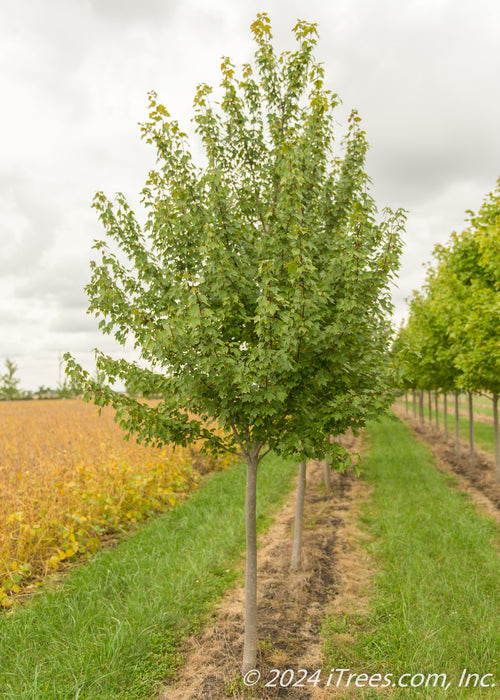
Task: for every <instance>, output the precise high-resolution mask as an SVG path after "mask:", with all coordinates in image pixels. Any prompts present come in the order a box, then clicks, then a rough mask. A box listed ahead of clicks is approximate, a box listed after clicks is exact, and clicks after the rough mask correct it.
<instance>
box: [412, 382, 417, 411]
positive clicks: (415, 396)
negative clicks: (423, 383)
mask: <svg viewBox="0 0 500 700" xmlns="http://www.w3.org/2000/svg"><path fill="white" fill-rule="evenodd" d="M413 417H414V418H416V417H417V392H416V391H415V389H414V390H413Z"/></svg>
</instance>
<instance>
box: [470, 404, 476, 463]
mask: <svg viewBox="0 0 500 700" xmlns="http://www.w3.org/2000/svg"><path fill="white" fill-rule="evenodd" d="M468 397H469V445H470V464H471V467H473V466H474V464H475V462H476V460H475V455H474V413H473V406H472V391H469V392H468Z"/></svg>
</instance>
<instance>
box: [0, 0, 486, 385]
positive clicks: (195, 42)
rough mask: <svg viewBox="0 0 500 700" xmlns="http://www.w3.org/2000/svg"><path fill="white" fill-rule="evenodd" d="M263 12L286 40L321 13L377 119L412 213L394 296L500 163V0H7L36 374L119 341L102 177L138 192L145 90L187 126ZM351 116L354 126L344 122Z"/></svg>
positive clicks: (21, 336) (146, 151)
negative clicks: (108, 281) (93, 293)
mask: <svg viewBox="0 0 500 700" xmlns="http://www.w3.org/2000/svg"><path fill="white" fill-rule="evenodd" d="M263 9H266V10H267V11H268V12H269V14H270V16H271V19H272V23H273V33H274V36H275V44H276V46H277V48H278V50H281V49H284V48H292V47H293V43H294V42H293V37H292V35H291V31H290V30H291V28H292V27H293V25H294V24H295V23H296V20H297V18H302V19H306V20H308V21H316V22H317V23H318V25H319V33H320V40H319V44H318V50H317V55H318V58H319V59H320V60H322V61H323V62H324V64H325V69H326V76H327V80H328V81H329V84H330V86H331V88H332V89H333V90H334V91H336V92H338V93H339V95H340V97H341V98H342V99H343V102H344V106H343V107H342V108H339V110H338V119H339V121H340V123H341V125H343V124H345V117H346V115H347V114H348V112H349V111H350V109H351V108H353V107H356V108H357V109H358V110H359V113H360V115H361V117H362V119H363V124H364V128H365V130H366V132H367V138H368V141H369V143H370V144H371V150H370V152H369V157H368V163H367V169H368V172H369V174H370V175H371V176H372V177H373V180H374V193H375V196H376V199H377V201H378V202H379V204H380V206H381V207H383V206H385V205H390V206H392V207H398V206H403V207H405V208H407V209H409V210H410V212H409V218H408V228H407V242H406V249H405V254H404V258H403V266H402V270H401V275H400V280H399V290H398V291H397V292H396V293H395V300H396V302H397V314H398V317H400V316H401V315H403V314H404V302H403V299H404V297H406V296H408V294H409V293H410V292H411V290H412V289H413V288H414V287H416V286H420V285H421V283H422V281H423V277H424V272H425V271H424V269H423V267H422V263H424V262H426V261H428V260H429V259H430V255H431V251H432V248H433V247H434V245H435V244H436V243H437V242H443V241H445V240H446V239H447V238H448V236H449V234H450V233H451V231H452V230H454V229H460V228H461V227H462V226H463V219H464V216H465V210H466V209H468V208H472V209H477V208H478V207H479V206H480V204H481V201H482V199H483V197H484V196H485V194H486V193H487V192H488V191H490V190H491V189H492V188H493V186H494V184H495V180H496V178H497V177H498V175H499V174H500V173H499V170H500V167H499V165H498V164H499V162H500V130H499V129H498V124H499V123H500V95H499V93H498V90H497V87H496V86H497V82H498V75H499V74H500V52H499V51H498V36H499V35H500V7H499V6H498V4H497V3H496V2H495V0H476V2H474V3H470V2H469V1H468V0H407V1H406V2H401V0H380V2H377V3H374V2H372V0H338V2H335V3H325V2H324V1H323V0H309V1H308V2H307V3H306V4H304V3H303V2H302V0H290V1H289V2H287V3H286V4H285V3H283V2H280V1H279V0H269V2H268V3H267V6H266V8H263V7H262V5H261V2H260V0H249V1H248V2H246V3H234V2H230V0H209V2H207V1H206V0H186V1H183V2H180V1H179V0H177V1H172V0H144V1H143V2H136V1H135V0H51V2H50V3H47V2H45V1H43V0H16V1H15V2H14V1H13V0H8V1H7V2H5V3H3V4H2V8H1V9H0V61H1V63H2V71H1V73H0V125H1V128H0V152H1V154H2V157H1V158H0V222H1V224H0V238H1V248H0V250H1V257H2V262H3V266H2V276H1V277H0V339H1V342H0V358H1V357H5V356H12V357H13V359H14V360H16V361H18V363H19V365H20V369H21V376H22V383H23V385H24V386H25V387H34V388H36V387H37V386H38V385H39V384H41V383H44V384H50V385H55V383H56V381H57V378H58V360H57V358H58V353H59V351H65V350H72V351H73V352H75V353H80V354H81V357H82V358H84V359H85V361H87V362H89V363H91V364H92V362H93V361H92V354H91V349H92V348H93V347H94V346H100V347H103V348H104V349H106V348H111V347H113V343H112V340H111V339H107V338H102V336H101V335H100V334H99V333H98V332H95V331H93V330H92V329H93V326H92V324H96V322H95V320H92V319H91V318H89V317H87V316H86V315H85V309H86V305H87V301H86V297H85V294H84V292H83V287H84V285H85V284H86V283H87V282H88V280H89V265H88V262H89V259H90V258H91V257H92V251H91V244H92V239H94V238H96V237H97V238H98V237H102V235H103V231H102V229H101V227H100V225H99V222H98V221H97V218H96V216H95V213H94V212H93V211H92V210H91V208H90V204H91V201H92V197H93V194H94V192H95V191H96V190H101V189H102V190H104V191H105V192H106V193H107V194H108V195H109V196H111V197H112V196H113V193H114V192H115V191H123V192H124V193H125V194H126V195H127V196H128V197H129V198H130V200H131V202H132V204H133V205H134V206H135V205H136V204H137V202H138V193H139V191H140V189H141V188H142V185H143V183H144V179H145V175H146V173H147V171H148V169H149V168H150V167H152V166H153V165H154V158H155V154H154V152H153V150H152V149H151V148H150V147H148V146H147V145H146V144H144V143H143V142H141V140H140V132H139V127H138V124H137V123H138V122H140V121H143V120H145V118H146V116H147V92H148V91H149V90H152V89H153V90H156V91H157V93H158V95H159V98H160V100H161V101H162V102H164V104H165V105H166V106H167V108H168V109H169V110H170V111H171V113H172V114H173V115H174V116H175V117H176V118H178V119H179V120H180V122H181V123H182V125H183V127H184V128H189V119H190V115H191V106H192V99H193V95H194V91H195V88H196V85H197V84H198V83H200V82H208V83H210V84H213V85H217V84H218V82H219V65H220V59H221V56H223V55H229V56H230V57H231V58H232V60H233V62H234V63H235V64H236V65H238V64H241V63H242V62H243V61H248V60H249V59H250V58H251V56H252V54H253V44H252V41H251V36H250V31H249V25H250V23H251V22H252V21H253V20H254V19H255V15H256V13H257V12H259V11H262V10H263ZM340 131H343V127H341V129H340Z"/></svg>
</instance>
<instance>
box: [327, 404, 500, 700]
mask: <svg viewBox="0 0 500 700" xmlns="http://www.w3.org/2000/svg"><path fill="white" fill-rule="evenodd" d="M369 436H370V441H371V447H370V451H369V455H368V456H367V457H366V458H365V459H364V467H365V469H366V478H367V479H368V480H369V481H370V482H371V483H372V484H373V486H374V492H373V496H372V500H371V502H370V503H369V504H368V505H367V507H366V510H365V512H364V515H363V521H364V524H365V526H366V528H367V529H368V531H369V532H370V533H371V534H372V535H373V540H372V543H371V545H370V549H371V551H372V553H373V555H374V557H375V560H376V562H377V565H378V568H379V572H380V573H379V575H378V576H377V577H376V580H375V581H374V584H373V591H372V594H373V607H372V612H371V614H370V615H369V616H368V617H366V616H365V617H356V616H355V615H354V616H346V617H345V618H343V619H339V618H338V617H335V616H331V617H329V618H328V619H327V620H326V622H325V627H324V634H325V635H326V644H325V649H326V656H327V665H329V666H331V667H334V668H342V667H345V668H351V669H352V670H353V671H354V672H357V673H361V672H362V671H364V672H367V673H368V674H373V673H381V674H382V675H384V674H385V673H392V674H393V678H394V679H397V678H398V677H399V675H401V674H407V673H408V674H424V677H425V681H424V680H422V678H420V676H416V677H415V680H414V684H415V686H417V684H420V683H421V684H422V685H419V686H418V687H415V688H413V689H412V688H411V687H410V689H408V688H405V689H404V690H403V689H399V688H394V689H392V688H391V690H392V693H393V696H394V697H408V694H409V693H410V694H411V695H412V696H413V695H418V697H424V698H432V699H434V698H444V697H446V698H462V697H468V698H479V697H480V698H484V699H486V698H487V699H488V700H489V699H491V700H493V699H495V700H498V698H499V697H500V625H499V611H500V554H499V534H500V532H499V528H498V526H497V525H496V524H495V523H494V522H493V521H490V520H489V519H487V518H485V517H482V516H480V515H478V514H477V512H476V510H475V508H474V507H473V505H472V504H471V502H470V499H469V497H468V496H467V495H466V494H463V493H461V492H459V491H457V490H455V489H453V488H450V485H449V483H450V481H453V480H452V479H451V478H450V477H446V476H445V475H443V474H442V473H440V472H438V471H437V470H436V468H435V466H434V463H433V459H432V457H431V454H430V451H429V449H428V448H427V447H426V446H425V445H422V444H421V443H419V442H417V441H416V440H415V439H414V438H413V437H412V436H411V434H410V432H409V430H408V429H407V427H406V426H405V425H404V424H403V423H402V422H401V421H399V420H391V419H389V418H386V419H384V420H383V421H381V422H380V423H378V424H371V425H370V427H369ZM464 669H467V673H471V674H472V673H474V674H478V680H476V679H475V678H471V680H470V681H469V687H468V688H465V687H462V688H459V687H458V685H459V682H460V677H461V674H462V672H463V670H464ZM433 673H437V674H442V673H446V674H447V683H448V682H449V683H450V686H449V688H448V690H447V691H445V690H443V689H441V685H440V684H441V679H440V680H439V682H438V686H437V687H433V686H432V685H431V686H429V687H427V688H426V687H425V686H424V685H423V683H424V682H427V676H428V675H429V674H433ZM486 674H493V677H490V676H488V677H487V678H485V680H484V683H486V684H488V683H489V684H491V683H492V682H495V683H496V687H495V688H487V687H484V688H479V685H478V686H477V687H476V688H474V687H473V685H474V683H479V679H480V678H483V677H484V676H486ZM404 682H406V683H409V682H410V678H408V677H407V678H406V679H405V681H404ZM430 682H431V684H432V683H433V682H434V680H431V681H430ZM366 687H367V686H366ZM363 692H365V694H364V695H363V696H362V697H364V698H371V697H373V698H375V697H379V695H377V692H379V691H375V690H373V691H372V690H369V689H367V690H365V691H363ZM360 697H361V696H360Z"/></svg>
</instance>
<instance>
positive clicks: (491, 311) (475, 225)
mask: <svg viewBox="0 0 500 700" xmlns="http://www.w3.org/2000/svg"><path fill="white" fill-rule="evenodd" d="M467 215H468V217H469V218H468V221H469V225H468V226H467V228H466V229H465V230H464V231H462V232H461V233H453V234H452V235H451V237H450V240H449V242H448V243H447V244H446V245H438V246H436V248H435V250H434V258H435V263H434V265H433V266H431V265H429V268H428V271H427V277H426V282H425V285H424V287H423V289H422V290H421V291H415V292H414V293H413V295H412V297H411V299H410V313H409V317H408V320H407V322H406V323H405V324H404V325H403V326H402V327H401V328H400V330H399V333H398V336H397V338H396V340H395V342H394V346H393V353H394V358H395V362H396V365H397V367H398V369H399V377H400V386H401V388H402V389H404V390H406V391H408V390H409V391H413V393H414V408H415V406H416V401H415V399H416V400H418V401H419V403H420V413H421V416H422V414H423V404H422V398H423V392H424V391H432V392H435V393H436V398H437V394H438V393H441V394H443V396H444V400H445V403H444V406H445V421H446V395H447V393H452V392H453V393H454V394H455V402H456V404H458V395H459V393H460V392H463V391H465V392H467V393H468V399H469V401H468V403H469V412H470V416H471V419H472V396H473V394H474V393H475V394H478V393H482V394H486V395H489V396H490V397H491V400H492V405H493V418H494V427H495V443H496V448H495V455H496V473H497V479H499V480H500V440H499V430H498V397H499V395H500V178H499V179H498V181H497V183H496V188H495V189H494V190H493V191H492V192H491V193H489V194H488V195H487V196H486V198H485V200H484V202H483V205H482V206H481V208H480V210H479V212H478V213H477V214H474V213H473V212H472V211H468V212H467ZM456 414H457V416H458V410H456ZM436 415H437V414H436ZM470 424H471V435H470V439H471V461H473V460H474V452H473V432H472V420H471V423H470ZM445 425H446V423H445ZM456 432H457V449H458V424H457V426H456Z"/></svg>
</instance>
